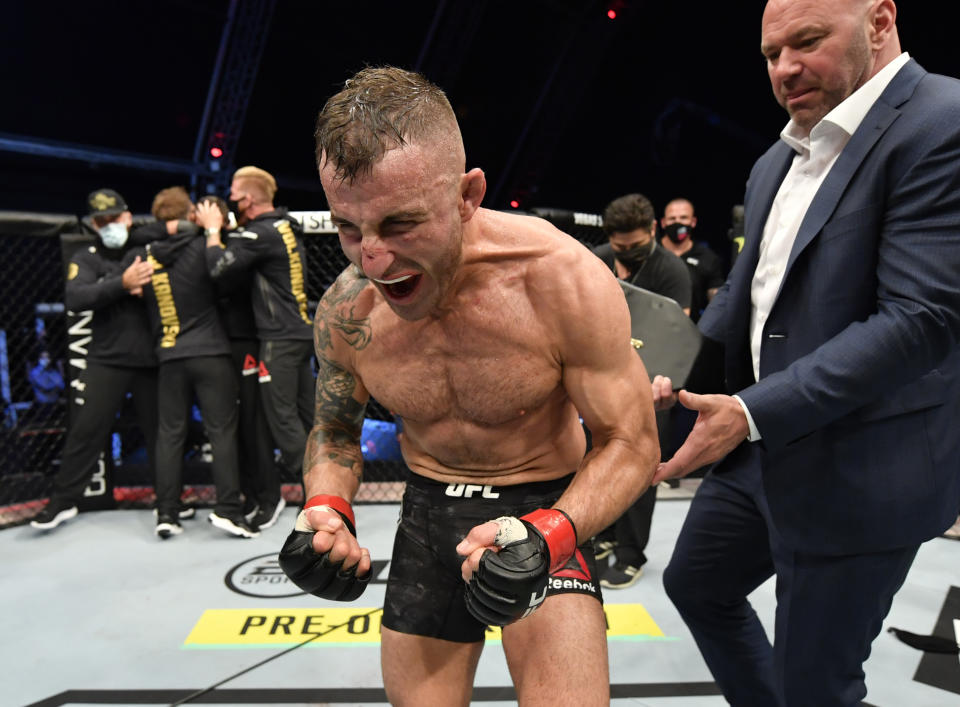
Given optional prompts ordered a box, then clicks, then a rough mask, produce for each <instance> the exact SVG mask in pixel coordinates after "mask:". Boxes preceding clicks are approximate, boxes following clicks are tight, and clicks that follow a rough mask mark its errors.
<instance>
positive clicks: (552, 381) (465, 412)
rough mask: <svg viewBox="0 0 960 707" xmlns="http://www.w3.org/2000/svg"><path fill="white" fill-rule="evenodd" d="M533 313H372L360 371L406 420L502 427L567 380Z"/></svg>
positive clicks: (386, 403) (381, 400) (379, 396)
mask: <svg viewBox="0 0 960 707" xmlns="http://www.w3.org/2000/svg"><path fill="white" fill-rule="evenodd" d="M529 314H530V313H529V312H522V313H519V316H518V312H516V311H513V312H509V313H505V314H504V315H503V316H500V317H498V316H496V315H491V314H490V313H489V312H484V311H476V312H467V313H465V314H463V315H461V316H458V317H456V318H450V319H447V320H445V321H443V322H432V323H429V324H422V323H421V324H419V325H417V324H416V323H415V324H414V325H413V326H411V325H410V323H409V322H390V321H383V320H380V321H378V319H377V318H376V317H374V318H373V321H372V326H371V330H372V331H371V338H370V343H369V345H368V346H367V347H366V348H364V350H363V351H360V352H358V356H357V361H356V366H357V373H358V374H359V376H360V378H361V379H362V381H363V384H364V386H365V387H366V388H367V390H368V391H369V393H370V394H371V395H372V396H373V397H374V398H375V399H376V400H377V401H378V402H379V403H380V404H382V405H383V406H385V407H386V408H387V409H389V410H390V411H392V412H394V413H395V414H398V415H400V416H401V417H403V418H405V419H407V420H410V421H418V422H423V423H429V422H431V421H434V420H439V419H450V418H454V419H461V420H465V421H469V422H472V423H476V424H480V425H500V424H505V423H507V422H509V421H510V420H512V419H515V418H518V417H520V416H522V415H524V414H526V413H528V412H532V411H533V410H536V409H538V408H539V407H541V406H542V405H543V404H544V402H545V401H546V400H547V398H548V397H549V396H550V395H551V394H552V393H553V392H554V391H555V390H556V388H557V386H558V385H559V384H560V366H559V364H558V362H557V360H556V358H555V356H554V355H553V354H552V353H551V352H552V348H553V347H551V345H550V342H549V341H548V334H547V332H546V331H545V330H544V329H543V326H542V324H540V323H539V322H537V321H535V318H534V317H532V316H528V315H529Z"/></svg>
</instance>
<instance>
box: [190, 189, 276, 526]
mask: <svg viewBox="0 0 960 707" xmlns="http://www.w3.org/2000/svg"><path fill="white" fill-rule="evenodd" d="M214 212H216V213H214ZM228 215H229V213H228V211H227V203H226V202H225V201H224V200H223V199H221V198H219V197H216V196H205V197H203V198H202V199H200V201H199V203H198V204H197V223H198V224H200V225H201V226H203V227H204V228H207V229H209V230H210V231H211V232H215V233H217V234H218V235H219V234H220V233H221V231H222V230H223V226H224V224H226V223H227V218H228ZM236 280H237V282H235V283H233V286H232V287H230V288H229V289H227V288H226V287H221V288H220V290H219V292H220V299H219V302H218V303H217V307H218V311H219V313H220V321H221V322H222V323H223V328H224V329H225V330H226V332H227V338H228V339H230V349H231V358H232V359H233V372H234V375H235V376H236V378H237V385H238V386H239V389H240V422H239V434H238V435H237V437H238V442H239V448H240V487H241V489H242V490H243V495H244V499H245V506H244V514H245V516H246V518H247V520H249V521H251V524H253V525H255V526H256V527H258V528H259V529H260V530H263V529H265V528H269V527H271V526H273V524H274V523H276V521H277V517H278V516H279V515H280V512H281V511H282V510H283V509H284V508H285V507H286V502H285V501H284V499H283V497H282V496H281V494H280V471H279V469H278V468H277V465H276V463H275V461H274V457H273V449H274V446H273V438H272V437H271V436H270V429H269V427H268V426H267V422H266V416H265V415H264V412H263V406H262V405H261V402H260V390H259V388H260V385H259V382H258V377H259V370H260V362H259V356H260V340H259V339H258V338H257V325H256V321H255V320H254V316H253V304H252V302H251V298H250V294H251V292H252V291H253V286H254V272H253V271H252V270H248V271H247V272H246V273H244V274H243V276H241V277H239V278H236Z"/></svg>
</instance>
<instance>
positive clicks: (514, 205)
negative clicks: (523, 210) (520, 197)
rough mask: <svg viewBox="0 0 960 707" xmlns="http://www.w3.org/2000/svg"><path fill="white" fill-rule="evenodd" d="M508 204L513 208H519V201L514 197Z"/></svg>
mask: <svg viewBox="0 0 960 707" xmlns="http://www.w3.org/2000/svg"><path fill="white" fill-rule="evenodd" d="M510 206H511V207H512V208H514V209H519V208H520V202H519V201H517V200H516V199H514V200H513V201H511V202H510Z"/></svg>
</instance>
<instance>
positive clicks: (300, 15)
mask: <svg viewBox="0 0 960 707" xmlns="http://www.w3.org/2000/svg"><path fill="white" fill-rule="evenodd" d="M244 1H245V0H241V2H244ZM611 5H613V6H615V7H616V8H617V9H618V10H619V14H618V17H617V19H615V20H609V19H608V18H607V17H606V11H607V9H608V8H609V7H610V6H611ZM228 6H229V2H228V0H199V1H194V0H123V1H120V0H84V1H82V2H76V1H72V2H66V1H64V0H54V1H52V2H36V1H33V2H28V1H24V0H16V1H15V2H9V3H5V4H4V8H3V12H2V21H0V67H2V71H0V101H2V105H3V108H2V110H0V133H3V134H6V135H7V136H8V137H10V136H29V137H33V138H46V139H51V140H57V141H64V142H69V143H78V144H82V145H87V146H93V147H100V148H107V149H111V150H124V151H131V152H137V153H143V154H148V155H160V156H165V157H168V158H178V159H183V160H189V159H191V156H192V153H193V149H194V143H195V141H196V140H197V132H198V128H199V126H200V122H201V116H202V114H203V108H204V103H205V100H206V97H207V91H208V87H209V83H210V77H211V73H212V71H213V67H214V64H215V59H216V55H217V48H218V45H219V42H220V35H221V31H222V28H223V25H224V21H225V17H226V13H227V8H228ZM949 6H950V3H942V4H941V3H934V2H905V1H904V2H902V3H900V7H899V20H898V24H899V25H900V31H901V39H902V42H903V46H904V48H905V49H906V50H907V51H909V52H910V53H911V55H912V56H913V57H914V58H916V59H917V60H918V61H920V63H921V64H923V65H924V66H925V68H927V69H928V70H930V71H936V72H940V73H946V74H951V75H960V58H958V54H957V51H956V49H955V47H954V42H955V41H956V40H955V37H954V35H953V33H951V34H948V26H949V24H950V23H948V22H947V21H946V19H945V18H944V16H943V14H942V13H943V12H944V8H947V7H949ZM762 8H763V2H759V1H757V0H748V1H747V2H724V3H699V2H696V3H689V2H669V1H665V0H661V1H659V2H653V1H643V0H615V2H614V3H610V2H606V1H597V0H556V1H553V2H548V1H546V0H471V1H469V2H465V1H463V0H446V1H445V2H418V1H411V2H396V1H395V0H394V1H392V2H386V1H384V2H380V1H377V2H363V1H361V0H356V1H343V2H320V1H308V0H278V1H277V3H276V6H275V10H274V12H273V15H272V19H271V20H270V22H269V25H268V26H264V28H263V32H264V33H265V36H266V44H265V48H264V51H263V55H262V61H261V62H260V65H259V71H258V73H257V77H256V81H255V85H254V89H253V91H252V95H251V98H250V101H249V104H248V110H247V114H246V120H245V122H244V124H243V129H242V131H241V133H240V135H239V139H238V141H237V143H236V150H235V154H231V155H227V156H226V157H227V158H232V161H233V163H234V164H235V165H237V166H239V165H243V164H256V165H258V166H261V167H263V168H265V169H267V170H269V171H271V172H273V173H274V174H275V175H276V176H277V177H278V181H279V183H280V193H279V194H278V197H277V200H276V201H277V203H278V204H282V205H285V206H288V207H290V208H291V209H295V210H310V209H323V208H326V204H325V201H324V198H323V194H322V192H321V191H320V189H319V182H318V180H317V178H316V170H315V166H314V162H313V139H312V130H313V122H314V119H315V116H316V113H317V111H318V110H319V109H320V107H321V106H322V105H323V103H324V101H325V100H326V99H327V97H329V96H330V95H331V94H332V93H335V92H336V91H337V90H338V89H339V87H340V86H341V85H342V83H343V81H344V79H346V78H347V77H348V76H349V75H351V74H352V73H353V72H355V71H356V70H358V69H360V68H362V67H363V66H365V65H376V64H382V63H389V64H395V65H398V66H402V67H405V68H417V67H419V68H420V69H421V70H422V71H423V72H424V73H425V74H426V75H427V76H428V77H429V78H431V79H433V80H434V81H436V82H437V83H439V84H440V85H441V86H442V87H443V88H444V89H445V90H446V91H447V93H448V95H449V97H450V99H451V102H452V104H453V106H454V108H455V110H456V111H457V114H458V117H459V119H460V122H461V127H462V130H463V133H464V140H465V143H466V146H467V163H468V167H473V166H479V167H481V168H482V169H484V171H485V172H486V174H487V179H488V183H489V187H488V189H489V190H488V197H487V198H488V200H487V202H486V205H487V206H490V207H492V208H501V209H506V208H509V202H510V201H511V200H513V199H516V200H517V201H518V202H519V205H520V208H521V209H528V208H533V207H554V208H564V209H574V210H578V211H588V212H599V211H601V210H602V209H603V207H604V206H605V205H606V203H607V202H609V201H610V200H611V199H613V198H615V197H617V196H619V195H622V194H625V193H628V192H633V191H640V192H643V193H645V194H647V195H648V196H649V197H650V198H651V199H652V201H653V202H654V205H655V207H656V208H657V211H658V214H659V213H660V212H661V211H662V208H663V206H664V204H665V203H666V201H668V200H669V199H670V198H672V197H674V196H678V195H685V196H687V197H688V198H690V199H692V200H693V201H694V203H695V204H696V206H697V211H698V215H699V217H700V237H701V238H702V239H705V240H708V241H710V242H711V243H712V244H713V245H715V246H716V248H717V249H718V250H720V251H721V252H723V251H724V249H726V248H727V246H726V233H727V229H728V228H729V226H730V209H731V207H732V206H733V205H734V204H737V203H740V200H741V197H742V193H743V186H744V182H745V180H746V177H747V175H748V173H749V169H750V165H751V164H752V163H753V161H754V160H755V159H756V158H757V157H758V156H759V155H760V154H761V153H762V152H763V150H764V149H765V148H766V147H767V146H768V145H769V144H770V143H771V142H773V141H774V140H775V139H776V137H777V135H778V133H779V131H780V129H781V128H782V127H783V125H784V124H785V122H786V114H785V113H784V112H783V111H782V110H781V109H780V107H779V106H777V105H776V103H775V101H774V99H773V97H772V94H771V91H770V87H769V84H768V82H767V77H766V72H765V67H764V63H763V60H762V57H761V56H760V53H759V49H758V47H759V41H760V17H761V13H762ZM435 21H436V25H435V26H434V22H435ZM431 28H433V30H432V31H431ZM958 119H960V117H958ZM958 168H960V166H958ZM187 179H188V178H187V177H185V176H184V175H175V174H168V173H163V172H158V171H152V172H147V171H138V170H133V169H130V168H120V167H116V166H113V165H110V164H105V163H101V162H97V161H96V160H92V161H70V160H63V159H55V158H52V157H39V156H31V155H24V154H18V153H14V152H9V151H0V209H12V210H29V211H46V212H57V213H71V214H78V213H82V211H83V208H84V197H85V195H86V194H87V193H88V192H89V191H91V190H92V189H95V188H99V187H102V186H110V187H113V188H116V189H118V190H119V191H120V192H121V193H122V194H124V195H125V196H126V198H127V200H128V202H129V203H130V205H131V207H132V209H133V210H134V212H136V213H145V212H147V211H148V210H149V207H150V201H151V199H152V197H153V194H155V193H156V191H158V190H159V189H161V188H163V187H166V186H170V185H172V184H186V183H187Z"/></svg>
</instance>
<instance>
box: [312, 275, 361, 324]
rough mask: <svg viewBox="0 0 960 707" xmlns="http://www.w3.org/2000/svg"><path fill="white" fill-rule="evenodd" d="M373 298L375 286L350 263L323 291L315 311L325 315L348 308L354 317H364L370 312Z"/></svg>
mask: <svg viewBox="0 0 960 707" xmlns="http://www.w3.org/2000/svg"><path fill="white" fill-rule="evenodd" d="M375 298H376V288H375V287H374V286H373V283H372V282H370V280H369V279H368V278H366V277H364V275H363V274H362V273H361V272H360V270H359V269H358V268H357V266H355V265H353V264H350V265H348V266H347V267H346V268H345V269H344V271H343V272H341V273H340V275H339V276H337V279H336V280H334V282H333V284H332V285H330V287H328V288H327V290H326V292H324V293H323V297H321V298H320V304H319V306H318V307H317V313H318V315H321V316H326V315H327V314H330V313H335V312H342V311H344V310H350V311H351V312H352V316H354V317H355V316H357V315H359V316H361V317H365V316H367V315H368V314H369V313H370V309H371V308H372V307H373V303H374V301H375Z"/></svg>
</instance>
